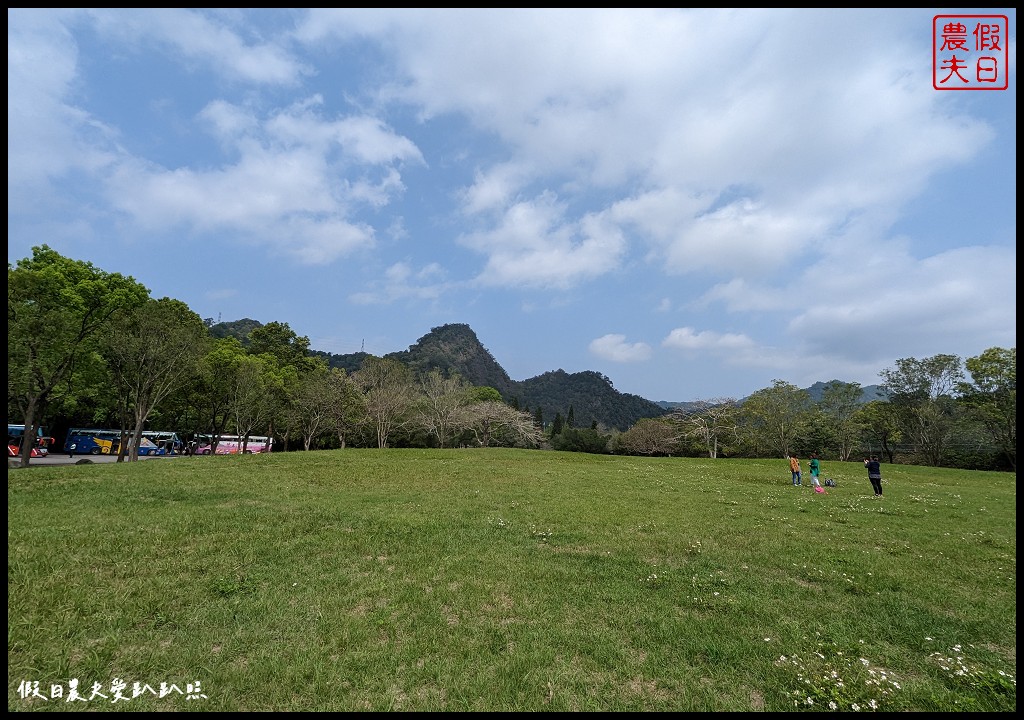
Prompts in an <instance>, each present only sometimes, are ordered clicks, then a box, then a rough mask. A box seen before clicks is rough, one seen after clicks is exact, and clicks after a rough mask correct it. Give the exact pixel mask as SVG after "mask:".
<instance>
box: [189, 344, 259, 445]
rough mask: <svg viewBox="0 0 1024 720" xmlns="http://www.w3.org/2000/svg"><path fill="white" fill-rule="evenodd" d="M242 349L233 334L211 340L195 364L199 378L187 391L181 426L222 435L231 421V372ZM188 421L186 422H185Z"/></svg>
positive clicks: (233, 375) (243, 350) (243, 349)
mask: <svg viewBox="0 0 1024 720" xmlns="http://www.w3.org/2000/svg"><path fill="white" fill-rule="evenodd" d="M244 357H246V352H245V348H244V347H243V346H242V343H241V341H240V340H238V339H237V338H234V337H224V338H220V339H214V340H213V342H212V345H211V347H210V350H209V351H208V352H207V354H206V356H205V357H204V358H203V359H202V362H201V363H200V366H199V377H198V379H197V381H196V382H195V384H194V385H193V391H192V392H191V393H189V400H188V403H189V409H188V410H187V411H186V416H187V417H188V418H189V419H190V421H188V422H187V423H186V424H185V425H184V426H183V427H186V428H190V429H191V430H192V432H193V433H207V434H210V435H212V436H213V437H214V438H216V437H218V436H220V435H222V434H224V432H225V431H226V430H227V427H228V424H229V423H230V422H231V414H232V401H233V399H234V396H235V372H236V370H235V369H236V367H237V366H238V364H239V363H240V362H241V360H242V358H244ZM189 422H190V424H189Z"/></svg>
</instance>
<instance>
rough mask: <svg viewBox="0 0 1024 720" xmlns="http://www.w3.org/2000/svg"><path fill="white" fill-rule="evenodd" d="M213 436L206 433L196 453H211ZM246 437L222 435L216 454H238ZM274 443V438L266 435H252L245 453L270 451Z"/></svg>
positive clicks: (246, 444)
mask: <svg viewBox="0 0 1024 720" xmlns="http://www.w3.org/2000/svg"><path fill="white" fill-rule="evenodd" d="M212 441H213V437H212V436H210V435H204V436H202V437H201V438H200V439H199V445H198V446H197V447H196V449H195V454H196V455H209V454H210V453H211V448H212V445H213V442H212ZM243 441H244V438H242V437H240V436H238V435H221V436H220V440H218V441H217V451H216V452H215V453H213V454H214V455H238V454H239V453H240V452H242V444H243ZM273 444H274V438H270V437H264V436H262V435H250V436H249V442H247V443H245V454H246V455H253V454H256V453H265V452H270V448H271V447H272V446H273Z"/></svg>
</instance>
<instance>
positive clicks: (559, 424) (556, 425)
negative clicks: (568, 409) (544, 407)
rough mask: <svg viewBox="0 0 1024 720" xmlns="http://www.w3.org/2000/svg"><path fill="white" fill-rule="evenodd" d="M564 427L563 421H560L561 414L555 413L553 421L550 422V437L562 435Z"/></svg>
mask: <svg viewBox="0 0 1024 720" xmlns="http://www.w3.org/2000/svg"><path fill="white" fill-rule="evenodd" d="M564 427H565V421H564V420H562V413H560V412H556V413H555V419H554V420H552V421H551V437H554V436H555V435H561V434H562V428H564Z"/></svg>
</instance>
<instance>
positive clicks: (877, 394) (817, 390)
mask: <svg viewBox="0 0 1024 720" xmlns="http://www.w3.org/2000/svg"><path fill="white" fill-rule="evenodd" d="M833 382H843V381H841V380H829V381H828V382H821V381H819V382H816V383H814V384H813V385H811V386H810V387H808V388H803V389H804V390H805V391H806V392H807V394H808V395H810V396H811V400H813V401H814V402H821V398H822V396H823V395H824V392H825V387H826V386H827V385H828V384H829V383H833ZM746 399H747V398H740V399H738V400H737V401H736V402H737V403H739V404H743V401H744V400H746ZM888 399H889V395H888V394H887V393H886V392H885V390H884V389H883V388H882V386H881V385H865V386H864V387H862V388H861V389H860V399H859V400H858V402H860V403H861V404H862V405H863V404H866V403H869V402H872V401H873V400H888ZM657 404H658V405H659V406H661V407H663V408H665V409H666V410H692V409H693V408H695V407H697V406H698V405H700V404H701V403H699V402H693V401H690V402H672V401H669V400H659V401H657Z"/></svg>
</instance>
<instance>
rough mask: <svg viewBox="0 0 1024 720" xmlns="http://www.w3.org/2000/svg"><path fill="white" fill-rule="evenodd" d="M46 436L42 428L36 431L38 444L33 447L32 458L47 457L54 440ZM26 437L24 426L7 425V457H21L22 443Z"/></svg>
mask: <svg viewBox="0 0 1024 720" xmlns="http://www.w3.org/2000/svg"><path fill="white" fill-rule="evenodd" d="M45 435H46V433H45V432H44V430H43V428H42V427H40V428H38V429H37V430H36V442H35V444H34V445H33V446H32V454H31V456H32V457H46V455H47V454H48V453H49V451H50V446H51V445H52V444H53V438H51V437H46V436H45ZM24 437H25V426H24V425H13V424H11V423H7V457H17V456H19V455H21V441H22V440H23V439H24Z"/></svg>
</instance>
